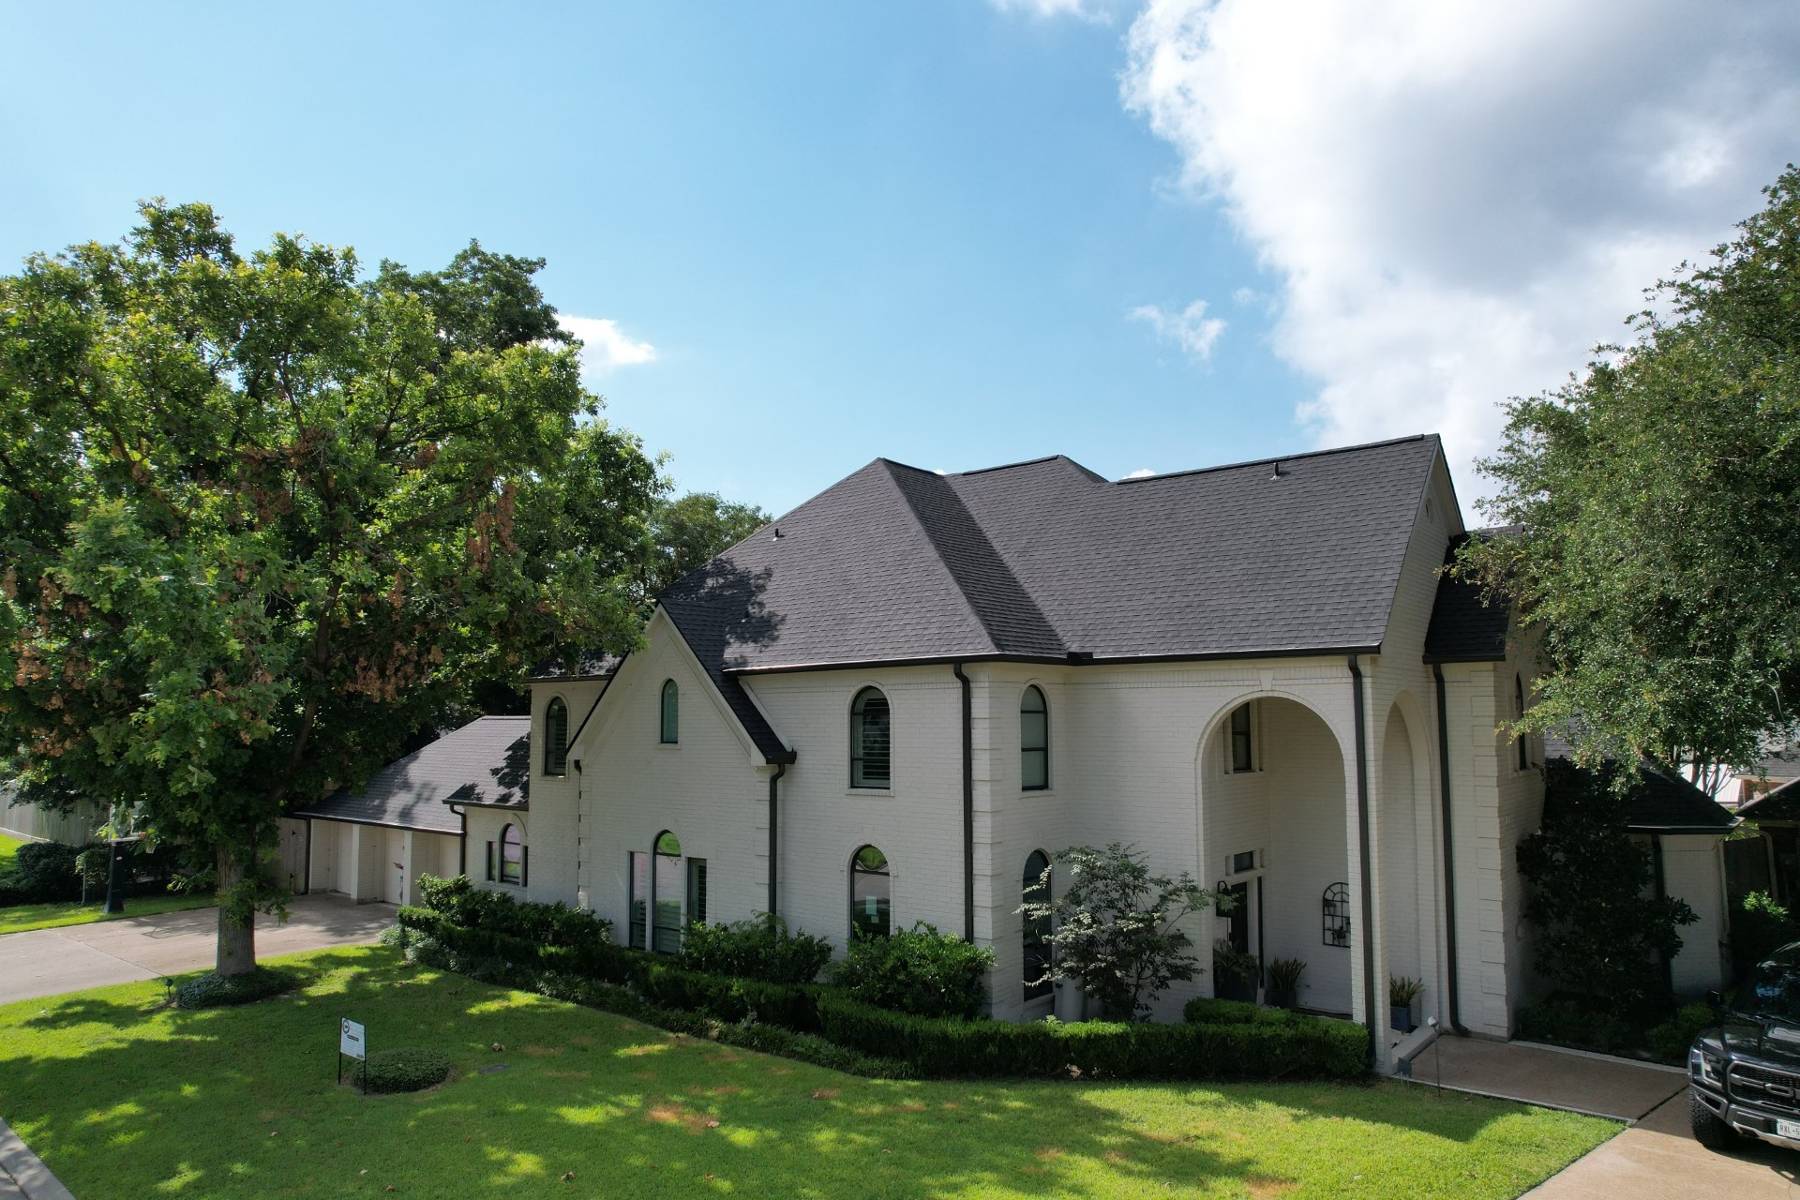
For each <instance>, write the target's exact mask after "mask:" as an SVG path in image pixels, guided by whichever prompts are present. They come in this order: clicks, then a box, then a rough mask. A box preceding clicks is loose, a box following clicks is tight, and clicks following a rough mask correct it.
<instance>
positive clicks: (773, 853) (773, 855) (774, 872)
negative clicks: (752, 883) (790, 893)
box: [769, 763, 787, 924]
mask: <svg viewBox="0 0 1800 1200" xmlns="http://www.w3.org/2000/svg"><path fill="white" fill-rule="evenodd" d="M786 774H787V764H786V763H777V764H776V766H775V773H774V774H773V775H770V776H769V922H770V924H773V923H774V922H775V920H776V914H777V913H778V912H779V911H780V910H779V909H778V908H777V907H776V904H775V900H776V897H777V896H778V895H780V892H779V891H778V890H777V887H778V885H779V883H780V881H781V875H780V864H781V838H780V837H779V836H778V835H777V830H778V828H779V826H778V825H777V814H778V812H779V810H778V808H777V807H776V803H775V799H776V792H777V791H778V789H779V785H780V783H781V777H782V776H783V775H786Z"/></svg>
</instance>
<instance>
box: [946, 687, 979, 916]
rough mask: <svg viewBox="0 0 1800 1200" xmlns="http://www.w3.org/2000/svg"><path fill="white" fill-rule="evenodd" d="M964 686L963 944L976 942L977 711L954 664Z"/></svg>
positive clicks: (967, 688)
mask: <svg viewBox="0 0 1800 1200" xmlns="http://www.w3.org/2000/svg"><path fill="white" fill-rule="evenodd" d="M950 669H951V670H952V671H954V672H955V673H956V678H957V680H958V681H959V682H960V683H961V684H962V826H963V828H962V833H963V941H965V942H970V943H973V942H974V941H975V730H974V725H975V708H974V700H973V698H972V696H971V693H970V691H969V677H968V676H967V675H965V674H964V673H963V669H962V664H961V663H951V664H950Z"/></svg>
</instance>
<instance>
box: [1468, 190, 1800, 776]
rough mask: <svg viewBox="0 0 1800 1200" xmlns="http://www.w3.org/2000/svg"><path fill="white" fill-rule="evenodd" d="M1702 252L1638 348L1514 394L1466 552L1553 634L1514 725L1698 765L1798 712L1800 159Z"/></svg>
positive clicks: (1634, 344)
mask: <svg viewBox="0 0 1800 1200" xmlns="http://www.w3.org/2000/svg"><path fill="white" fill-rule="evenodd" d="M1766 195H1767V197H1768V204H1767V207H1766V208H1764V209H1763V211H1761V212H1759V213H1757V214H1756V215H1755V216H1753V217H1751V218H1750V219H1748V220H1747V221H1745V222H1744V223H1743V224H1742V225H1741V226H1739V230H1738V234H1737V236H1736V237H1735V238H1734V239H1733V240H1732V241H1730V242H1729V243H1727V244H1725V245H1722V246H1719V247H1718V248H1716V249H1715V250H1714V251H1713V252H1712V254H1711V256H1710V258H1709V259H1708V261H1707V262H1705V263H1704V264H1702V265H1699V266H1685V265H1684V266H1683V267H1682V268H1680V269H1678V271H1677V272H1676V274H1675V275H1674V277H1673V278H1671V279H1668V280H1665V281H1663V282H1661V283H1659V284H1658V285H1656V287H1654V288H1652V289H1650V291H1649V293H1648V297H1649V300H1650V306H1649V309H1648V310H1647V311H1646V312H1644V313H1642V314H1640V315H1638V316H1637V317H1636V318H1634V319H1633V320H1632V322H1631V328H1632V330H1633V333H1634V334H1635V337H1634V339H1633V340H1632V341H1631V343H1630V344H1629V345H1626V346H1603V347H1600V348H1599V350H1598V351H1597V354H1598V355H1599V359H1598V361H1596V362H1594V363H1592V364H1591V365H1590V367H1589V369H1588V371H1587V373H1586V374H1585V375H1582V376H1580V377H1577V378H1574V379H1572V380H1571V381H1570V382H1569V383H1568V384H1567V385H1565V386H1564V387H1562V388H1560V389H1558V390H1556V391H1553V392H1550V393H1547V394H1544V395H1541V396H1536V397H1532V398H1528V399H1521V400H1515V401H1513V402H1512V403H1510V404H1509V405H1508V406H1507V413H1508V423H1507V427H1506V435H1505V440H1504V443H1503V445H1502V448H1501V450H1500V452H1499V453H1498V454H1497V455H1496V456H1495V457H1494V458H1492V459H1490V460H1488V461H1486V462H1484V463H1483V464H1482V467H1483V470H1484V471H1485V472H1486V473H1487V474H1488V475H1489V476H1491V477H1492V478H1493V479H1494V481H1495V482H1496V483H1497V484H1498V485H1499V491H1498V492H1497V494H1496V495H1495V496H1494V498H1493V499H1492V501H1490V502H1489V503H1488V504H1486V505H1485V506H1484V508H1485V511H1486V513H1487V515H1489V516H1491V517H1493V518H1495V519H1496V520H1497V523H1499V524H1503V525H1510V526H1517V527H1518V528H1517V532H1516V534H1514V535H1512V536H1502V537H1490V538H1483V539H1475V540H1473V541H1471V542H1470V543H1469V545H1468V547H1467V549H1466V550H1465V551H1464V553H1463V556H1462V559H1461V561H1460V564H1459V567H1458V569H1459V570H1460V571H1462V572H1464V573H1465V574H1466V575H1467V576H1468V577H1471V578H1474V579H1478V580H1480V581H1481V582H1482V583H1484V584H1485V585H1487V587H1488V588H1489V589H1490V590H1492V591H1495V592H1499V593H1503V594H1504V595H1506V596H1507V597H1509V598H1510V599H1511V600H1512V601H1513V602H1514V603H1515V604H1516V605H1517V607H1518V613H1519V617H1520V621H1521V624H1522V626H1523V628H1524V629H1526V630H1527V631H1531V632H1535V633H1536V634H1537V635H1539V636H1540V638H1541V645H1542V656H1543V659H1544V662H1545V664H1546V671H1545V673H1544V674H1543V675H1542V676H1541V677H1540V678H1539V679H1538V680H1537V682H1536V686H1535V694H1534V697H1533V704H1532V706H1531V708H1530V709H1529V711H1528V712H1527V714H1526V716H1525V718H1524V721H1523V722H1522V724H1521V727H1522V728H1528V729H1538V730H1544V729H1555V730H1561V731H1565V732H1566V733H1567V734H1568V735H1569V736H1571V738H1572V739H1573V740H1574V742H1575V744H1576V749H1577V751H1578V753H1579V755H1580V756H1581V758H1582V760H1583V761H1585V762H1588V763H1596V762H1598V761H1599V760H1600V759H1602V758H1603V757H1607V756H1611V757H1615V758H1618V759H1620V760H1621V761H1636V759H1637V757H1638V756H1639V755H1643V756H1647V757H1650V758H1652V759H1655V760H1658V761H1661V762H1664V763H1667V764H1670V765H1688V766H1690V767H1691V768H1694V769H1695V770H1696V775H1697V776H1701V775H1703V774H1704V772H1705V771H1706V769H1707V768H1709V767H1713V766H1716V765H1718V764H1732V765H1740V766H1741V765H1745V764H1748V763H1749V762H1751V761H1753V760H1754V759H1755V758H1756V757H1757V756H1758V753H1759V746H1760V744H1761V742H1762V740H1763V739H1764V738H1765V737H1767V736H1770V735H1775V734H1779V733H1782V732H1784V731H1786V730H1788V729H1791V728H1792V726H1793V723H1794V717H1795V713H1794V709H1793V703H1794V698H1795V688H1796V684H1800V604H1796V603H1795V599H1794V598H1795V597H1796V596H1797V595H1800V445H1797V442H1800V171H1797V170H1795V169H1794V168H1793V167H1791V166H1790V167H1789V168H1788V170H1787V171H1786V172H1785V173H1784V174H1783V175H1782V176H1781V178H1780V179H1779V180H1777V181H1776V182H1775V184H1774V185H1773V186H1771V187H1770V188H1768V189H1766Z"/></svg>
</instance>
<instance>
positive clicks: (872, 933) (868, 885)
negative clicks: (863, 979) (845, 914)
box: [850, 846, 894, 940]
mask: <svg viewBox="0 0 1800 1200" xmlns="http://www.w3.org/2000/svg"><path fill="white" fill-rule="evenodd" d="M893 899H894V891H893V878H892V876H891V875H890V874H889V872H888V860H887V855H885V854H883V853H882V852H881V851H879V850H877V849H876V848H875V847H873V846H864V847H863V848H862V849H860V850H858V851H857V852H856V853H855V854H853V855H851V856H850V937H851V938H852V940H854V939H856V938H866V937H886V936H887V935H888V934H889V933H891V932H892V931H893V917H894V914H893Z"/></svg>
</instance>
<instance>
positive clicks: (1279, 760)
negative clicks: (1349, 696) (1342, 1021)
mask: <svg viewBox="0 0 1800 1200" xmlns="http://www.w3.org/2000/svg"><path fill="white" fill-rule="evenodd" d="M1199 773H1200V781H1199V782H1200V786H1199V789H1198V790H1199V797H1200V812H1201V823H1200V828H1201V835H1200V843H1201V849H1200V853H1201V858H1200V875H1201V880H1202V882H1204V883H1206V884H1208V885H1209V886H1214V887H1218V888H1220V889H1221V890H1224V891H1226V892H1228V893H1230V894H1231V895H1232V896H1233V897H1234V898H1235V900H1236V901H1237V903H1236V905H1235V910H1234V911H1233V912H1232V913H1230V914H1220V915H1217V916H1215V918H1214V919H1213V921H1212V926H1213V934H1214V938H1215V939H1216V940H1221V941H1227V942H1232V943H1234V944H1235V946H1236V948H1237V949H1239V950H1240V951H1247V952H1248V953H1249V954H1251V955H1253V956H1255V957H1256V958H1257V959H1258V960H1260V962H1261V963H1262V964H1263V965H1264V966H1265V967H1266V966H1267V964H1268V963H1270V962H1272V961H1274V960H1275V959H1283V958H1284V959H1298V960H1300V961H1301V962H1304V963H1305V964H1306V970H1305V973H1304V974H1303V975H1302V977H1301V982H1300V987H1299V989H1298V994H1297V997H1296V998H1297V1000H1298V1002H1299V1004H1300V1006H1301V1007H1303V1008H1309V1009H1314V1010H1317V1011H1320V1012H1329V1013H1349V1012H1351V1011H1352V1008H1353V1005H1352V1000H1351V978H1352V954H1353V953H1356V951H1353V949H1352V945H1353V944H1360V943H1357V942H1356V939H1355V938H1353V937H1352V929H1351V923H1352V922H1353V921H1354V920H1355V919H1356V913H1357V911H1358V910H1357V909H1356V907H1355V906H1354V905H1353V904H1346V903H1344V902H1343V900H1344V898H1345V897H1346V896H1350V895H1354V891H1355V889H1354V887H1353V886H1352V885H1351V878H1352V877H1351V873H1350V859H1349V850H1348V845H1347V825H1346V820H1345V806H1344V778H1345V775H1344V756H1343V752H1342V750H1341V748H1340V746H1339V743H1338V739H1337V736H1336V735H1335V734H1334V733H1333V732H1332V729H1331V727H1330V726H1329V725H1327V724H1326V723H1325V721H1324V720H1323V719H1322V718H1321V717H1320V716H1319V715H1318V714H1317V713H1315V712H1314V711H1313V710H1312V709H1310V708H1308V707H1306V706H1305V705H1304V704H1302V703H1300V702H1299V701H1297V700H1293V699H1290V698H1288V697H1285V696H1272V695H1265V696H1258V697H1255V698H1251V699H1245V700H1243V701H1239V702H1235V703H1233V704H1232V705H1229V706H1228V707H1227V709H1226V711H1224V712H1222V713H1221V714H1220V715H1219V716H1218V718H1217V719H1216V720H1215V721H1214V723H1213V724H1212V726H1211V727H1210V729H1209V730H1208V732H1207V734H1206V737H1205V742H1204V743H1203V745H1202V747H1201V751H1200V755H1199ZM1209 949H1210V948H1209ZM1205 958H1206V956H1205V955H1204V954H1203V955H1202V962H1204V961H1205ZM1205 978H1206V979H1208V980H1209V981H1212V982H1214V983H1216V978H1215V976H1214V974H1213V973H1212V972H1210V971H1209V972H1208V975H1207V976H1206V977H1205Z"/></svg>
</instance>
